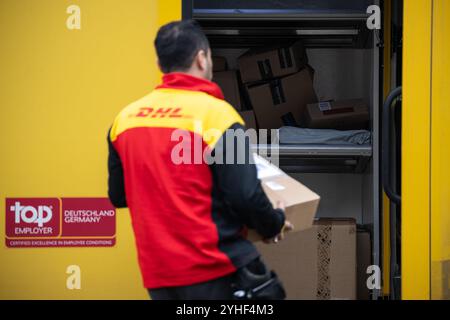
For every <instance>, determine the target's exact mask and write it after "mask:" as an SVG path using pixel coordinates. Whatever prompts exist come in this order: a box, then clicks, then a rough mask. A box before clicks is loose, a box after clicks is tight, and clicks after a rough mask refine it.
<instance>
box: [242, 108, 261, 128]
mask: <svg viewBox="0 0 450 320" xmlns="http://www.w3.org/2000/svg"><path fill="white" fill-rule="evenodd" d="M239 114H240V115H241V117H242V119H243V120H244V122H245V127H246V128H247V129H255V130H257V129H258V128H257V126H256V119H255V113H254V112H253V110H248V111H241V112H239Z"/></svg>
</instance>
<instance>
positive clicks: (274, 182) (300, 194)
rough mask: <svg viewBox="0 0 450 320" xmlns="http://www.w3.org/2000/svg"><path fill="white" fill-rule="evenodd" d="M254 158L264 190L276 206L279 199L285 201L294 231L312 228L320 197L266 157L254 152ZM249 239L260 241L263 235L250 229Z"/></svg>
mask: <svg viewBox="0 0 450 320" xmlns="http://www.w3.org/2000/svg"><path fill="white" fill-rule="evenodd" d="M254 159H255V164H256V168H257V169H258V178H259V179H260V180H261V184H262V187H263V189H264V192H265V193H266V195H267V197H268V198H269V199H270V201H271V202H272V204H273V205H274V206H275V205H276V204H277V202H279V201H281V202H283V203H284V205H285V206H286V209H285V214H286V219H287V220H288V221H290V222H291V223H292V224H293V225H294V228H295V229H294V231H293V232H296V231H301V230H305V229H308V228H311V226H312V224H313V221H314V217H315V215H316V211H317V207H318V205H319V201H320V197H319V196H318V195H317V194H316V193H314V192H313V191H311V190H310V189H308V188H307V187H305V186H304V185H303V184H301V183H300V182H299V181H297V180H295V179H293V178H291V177H290V176H288V175H287V174H286V173H284V172H283V171H281V170H280V169H279V168H278V167H276V166H275V165H273V164H271V163H269V162H268V161H267V160H265V159H264V158H262V157H260V156H258V155H256V154H254ZM247 239H249V240H251V241H259V240H262V237H261V236H260V235H259V234H257V233H256V232H255V231H254V230H249V231H248V235H247Z"/></svg>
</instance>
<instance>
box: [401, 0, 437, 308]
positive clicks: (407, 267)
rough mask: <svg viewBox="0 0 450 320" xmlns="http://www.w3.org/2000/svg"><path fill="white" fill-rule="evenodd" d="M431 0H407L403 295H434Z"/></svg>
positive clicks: (403, 165)
mask: <svg viewBox="0 0 450 320" xmlns="http://www.w3.org/2000/svg"><path fill="white" fill-rule="evenodd" d="M431 24H432V1H423V0H407V1H405V2H404V33H403V107H402V110H403V111H402V112H403V119H402V121H403V128H402V131H403V132H402V137H403V139H402V140H403V141H402V144H403V145H402V298H403V299H429V298H430V261H429V257H430V120H431V119H430V99H431V46H432V44H431V38H432V33H431Z"/></svg>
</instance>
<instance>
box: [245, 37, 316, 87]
mask: <svg viewBox="0 0 450 320" xmlns="http://www.w3.org/2000/svg"><path fill="white" fill-rule="evenodd" d="M307 63H308V57H307V55H306V52H305V48H304V46H303V44H302V42H300V41H299V42H296V43H294V44H293V45H292V46H290V47H285V48H274V49H263V50H258V51H255V50H253V51H252V50H251V51H249V52H247V53H245V54H244V55H242V56H241V57H239V59H238V64H239V70H240V71H241V76H242V82H244V83H251V82H256V81H261V80H270V79H274V78H279V77H283V76H287V75H289V74H292V73H295V72H298V71H300V70H301V69H303V68H304V67H305V66H306V64H307Z"/></svg>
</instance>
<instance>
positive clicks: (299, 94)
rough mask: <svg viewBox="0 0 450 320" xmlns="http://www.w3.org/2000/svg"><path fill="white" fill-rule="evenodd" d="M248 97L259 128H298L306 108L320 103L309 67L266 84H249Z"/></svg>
mask: <svg viewBox="0 0 450 320" xmlns="http://www.w3.org/2000/svg"><path fill="white" fill-rule="evenodd" d="M248 95H249V98H250V101H251V104H252V106H253V110H254V111H255V115H256V119H257V121H258V125H259V128H264V129H278V128H280V127H282V126H284V125H290V126H297V125H299V124H300V122H301V120H302V119H301V117H302V114H303V112H304V109H305V108H306V105H307V104H308V103H312V102H316V101H317V97H316V93H315V92H314V88H313V83H312V79H311V73H310V72H309V70H308V69H306V68H305V69H303V70H302V71H300V72H297V73H294V74H292V75H289V76H286V77H283V78H280V79H273V80H271V81H268V82H266V83H264V84H258V85H255V86H252V85H250V86H248Z"/></svg>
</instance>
